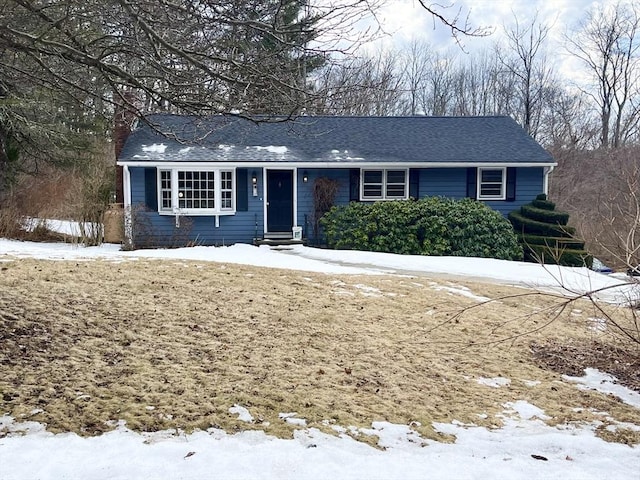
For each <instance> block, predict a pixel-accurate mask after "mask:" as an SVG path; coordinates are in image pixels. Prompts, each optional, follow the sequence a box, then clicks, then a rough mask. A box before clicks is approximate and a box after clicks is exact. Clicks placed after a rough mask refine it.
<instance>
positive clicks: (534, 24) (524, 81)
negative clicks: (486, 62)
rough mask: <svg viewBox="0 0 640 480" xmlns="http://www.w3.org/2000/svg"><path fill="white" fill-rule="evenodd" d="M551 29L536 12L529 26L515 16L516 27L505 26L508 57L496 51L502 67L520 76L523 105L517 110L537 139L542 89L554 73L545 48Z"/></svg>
mask: <svg viewBox="0 0 640 480" xmlns="http://www.w3.org/2000/svg"><path fill="white" fill-rule="evenodd" d="M549 28H550V27H548V26H547V25H543V24H541V23H539V21H538V14H537V13H536V15H535V16H534V17H533V19H532V20H531V22H530V23H529V24H528V25H521V24H520V22H518V19H517V18H516V17H515V15H514V26H513V27H511V28H507V27H506V26H505V33H506V37H507V46H508V54H507V55H506V56H505V55H504V51H503V50H500V49H498V50H497V51H496V52H497V54H498V58H499V59H500V62H501V63H502V66H503V67H504V68H505V69H506V70H507V72H508V73H509V74H510V75H512V76H514V77H515V78H516V79H517V84H516V92H517V93H518V98H519V103H520V105H518V106H517V107H516V110H515V111H514V113H515V114H516V116H517V117H518V119H519V122H520V124H521V125H522V127H523V128H524V129H525V130H526V131H527V133H529V134H530V135H531V136H533V137H534V138H535V137H536V135H537V130H538V126H539V123H540V117H541V112H542V104H543V101H544V97H543V92H544V89H545V87H546V86H547V80H548V78H549V76H550V73H551V72H550V69H549V68H548V67H547V65H546V59H545V56H544V53H543V51H542V50H543V47H544V43H545V41H546V39H547V36H548V34H549Z"/></svg>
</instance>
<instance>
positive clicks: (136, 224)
mask: <svg viewBox="0 0 640 480" xmlns="http://www.w3.org/2000/svg"><path fill="white" fill-rule="evenodd" d="M127 215H129V216H130V218H131V224H130V225H129V230H130V231H129V232H128V234H126V231H127V225H126V222H127V221H126V217H127ZM156 215H157V213H156V212H154V211H152V210H150V209H149V208H148V207H147V206H146V205H144V204H136V205H133V206H132V207H129V212H126V213H125V242H124V245H123V249H124V250H136V249H138V248H154V247H166V248H179V247H191V246H196V245H197V244H198V241H197V239H196V240H194V239H193V238H192V235H191V232H192V230H193V219H191V218H189V217H183V216H180V217H179V219H178V220H177V221H176V223H175V224H174V226H173V228H172V229H171V232H170V233H167V232H166V231H159V230H158V228H157V227H155V226H154V225H153V222H152V218H153V217H154V216H156Z"/></svg>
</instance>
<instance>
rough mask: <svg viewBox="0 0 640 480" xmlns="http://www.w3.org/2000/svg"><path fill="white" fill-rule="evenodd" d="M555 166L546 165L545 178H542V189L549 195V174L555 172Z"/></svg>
mask: <svg viewBox="0 0 640 480" xmlns="http://www.w3.org/2000/svg"><path fill="white" fill-rule="evenodd" d="M554 168H555V166H553V165H551V166H550V167H544V178H543V179H542V191H543V193H544V194H545V195H549V175H550V174H551V172H553V169H554Z"/></svg>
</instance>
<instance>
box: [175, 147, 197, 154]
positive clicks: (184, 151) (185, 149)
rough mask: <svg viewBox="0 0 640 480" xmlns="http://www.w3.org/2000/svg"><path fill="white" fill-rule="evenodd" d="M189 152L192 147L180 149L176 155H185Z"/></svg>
mask: <svg viewBox="0 0 640 480" xmlns="http://www.w3.org/2000/svg"><path fill="white" fill-rule="evenodd" d="M191 150H193V147H185V148H181V149H180V150H178V153H179V154H181V155H185V154H187V153H189V152H190V151H191Z"/></svg>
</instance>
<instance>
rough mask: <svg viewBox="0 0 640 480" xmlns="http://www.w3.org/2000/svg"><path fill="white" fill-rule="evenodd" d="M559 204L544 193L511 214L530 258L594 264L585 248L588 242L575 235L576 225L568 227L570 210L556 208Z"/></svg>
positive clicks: (526, 258) (539, 260) (561, 262)
mask: <svg viewBox="0 0 640 480" xmlns="http://www.w3.org/2000/svg"><path fill="white" fill-rule="evenodd" d="M555 208H556V206H555V204H554V203H553V202H550V201H549V200H547V196H546V195H544V194H541V195H538V196H537V197H536V199H535V200H533V201H532V202H531V203H530V204H529V205H523V206H522V207H521V208H520V211H519V212H518V211H514V212H511V213H510V214H509V220H510V221H511V224H512V225H513V228H514V229H515V231H516V232H517V233H518V240H519V241H520V243H521V244H522V247H523V250H524V259H525V260H526V261H528V262H542V263H551V264H558V265H566V266H570V267H583V266H588V267H591V265H592V263H593V257H592V256H591V255H589V254H588V253H587V252H586V251H585V250H584V242H583V241H582V240H580V239H578V238H575V237H574V235H575V233H576V230H575V228H573V227H568V226H567V223H568V221H569V214H568V213H565V212H556V211H555Z"/></svg>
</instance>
